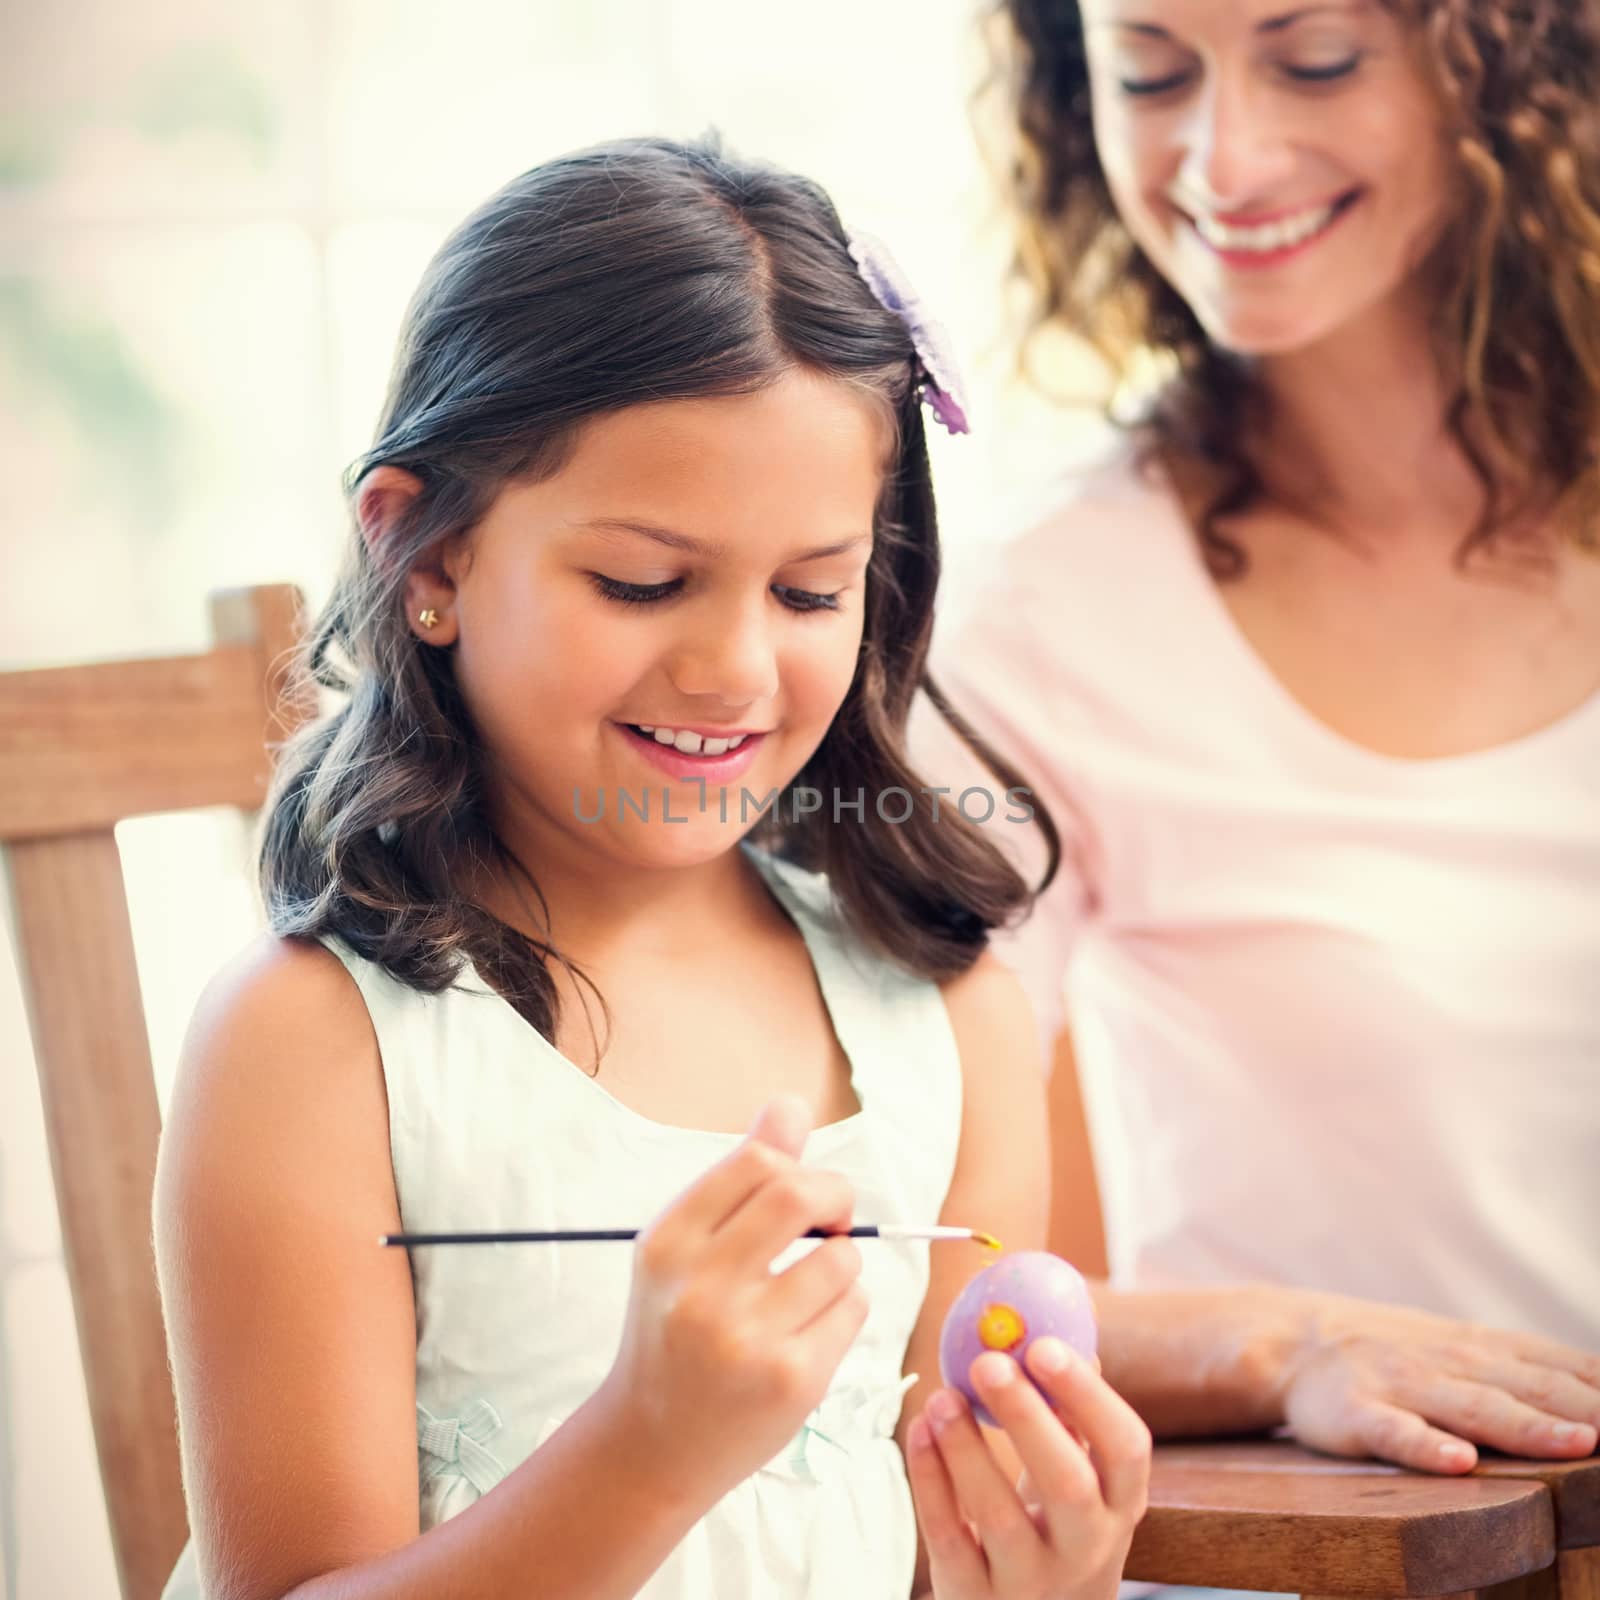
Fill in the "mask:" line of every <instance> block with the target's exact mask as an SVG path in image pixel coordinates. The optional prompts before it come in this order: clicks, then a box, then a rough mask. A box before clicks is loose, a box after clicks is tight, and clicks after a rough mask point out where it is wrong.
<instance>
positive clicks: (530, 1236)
mask: <svg viewBox="0 0 1600 1600" xmlns="http://www.w3.org/2000/svg"><path fill="white" fill-rule="evenodd" d="M640 1231H641V1230H640V1229H638V1228H562V1229H555V1230H552V1231H549V1232H542V1233H384V1234H379V1236H378V1243H379V1244H381V1245H398V1246H403V1247H404V1248H405V1249H407V1250H410V1249H414V1248H416V1247H417V1246H419V1245H435V1244H604V1243H608V1242H612V1241H620V1240H626V1239H637V1238H638V1237H639V1233H640ZM802 1237H803V1238H806V1239H832V1238H837V1237H844V1238H849V1239H971V1240H972V1241H973V1243H974V1244H981V1245H982V1246H983V1247H984V1249H986V1250H998V1249H999V1248H1000V1241H999V1240H998V1239H996V1238H995V1237H994V1235H993V1234H989V1233H982V1232H980V1231H979V1230H978V1229H977V1228H953V1227H946V1226H945V1225H944V1224H943V1223H938V1224H934V1225H932V1226H923V1227H917V1226H904V1225H902V1224H900V1223H894V1222H885V1223H872V1224H863V1225H862V1226H860V1227H856V1228H841V1229H839V1230H838V1231H837V1232H836V1233H829V1232H828V1231H827V1230H826V1229H824V1228H811V1229H809V1230H808V1231H807V1232H806V1233H805V1234H803V1235H802Z"/></svg>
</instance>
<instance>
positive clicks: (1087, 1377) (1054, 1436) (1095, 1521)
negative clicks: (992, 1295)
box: [906, 1339, 1150, 1600]
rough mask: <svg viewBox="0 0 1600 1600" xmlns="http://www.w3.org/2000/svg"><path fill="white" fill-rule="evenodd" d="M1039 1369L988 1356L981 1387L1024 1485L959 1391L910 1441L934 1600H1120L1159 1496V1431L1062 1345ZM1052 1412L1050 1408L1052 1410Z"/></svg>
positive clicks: (935, 1398) (931, 1410)
mask: <svg viewBox="0 0 1600 1600" xmlns="http://www.w3.org/2000/svg"><path fill="white" fill-rule="evenodd" d="M1027 1359H1028V1368H1029V1371H1031V1372H1032V1373H1033V1374H1034V1376H1035V1377H1036V1378H1037V1379H1038V1381H1039V1384H1040V1386H1041V1388H1042V1389H1043V1390H1044V1393H1045V1394H1046V1395H1048V1396H1049V1397H1050V1398H1049V1400H1048V1402H1047V1401H1046V1400H1045V1399H1044V1398H1043V1397H1042V1396H1041V1395H1040V1393H1039V1392H1038V1390H1036V1389H1035V1388H1034V1387H1033V1385H1032V1384H1030V1383H1028V1382H1027V1381H1025V1379H1024V1378H1023V1376H1022V1374H1021V1373H1020V1372H1019V1371H1018V1370H1017V1366H1016V1363H1015V1362H1014V1361H1013V1360H1012V1359H1011V1357H1010V1356H1007V1355H1002V1354H1000V1353H999V1352H997V1351H991V1352H988V1353H986V1354H984V1355H981V1356H979V1357H978V1359H977V1360H976V1361H975V1362H973V1364H972V1379H973V1383H974V1385H975V1387H976V1388H977V1391H978V1394H979V1395H980V1396H981V1397H982V1400H983V1403H984V1405H985V1406H987V1407H988V1409H989V1411H990V1414H991V1415H992V1416H993V1417H994V1418H995V1419H996V1421H998V1422H999V1423H1000V1424H1001V1426H1002V1427H1004V1429H1005V1431H1006V1434H1007V1436H1008V1437H1009V1439H1010V1441H1011V1444H1012V1447H1013V1448H1014V1449H1015V1451H1016V1453H1017V1455H1018V1457H1019V1459H1020V1460H1021V1461H1022V1464H1023V1466H1024V1468H1025V1469H1026V1470H1025V1471H1024V1472H1023V1475H1022V1479H1021V1481H1020V1482H1019V1483H1017V1484H1015V1485H1013V1484H1012V1483H1011V1482H1010V1480H1009V1479H1008V1478H1007V1476H1006V1474H1005V1472H1004V1471H1002V1469H1001V1466H1000V1463H999V1462H998V1461H997V1460H996V1459H995V1456H994V1453H993V1452H992V1451H991V1450H990V1448H989V1446H988V1445H987V1444H986V1443H985V1442H984V1439H983V1436H982V1434H981V1433H980V1432H979V1429H978V1424H977V1423H976V1421H974V1419H973V1416H972V1413H971V1411H970V1409H969V1408H968V1407H967V1405H966V1402H965V1401H964V1400H963V1399H962V1397H961V1396H960V1395H959V1394H957V1393H956V1392H955V1391H954V1390H950V1389H940V1390H938V1391H936V1392H935V1393H934V1394H933V1395H931V1396H930V1397H929V1399H928V1403H927V1406H926V1407H925V1408H924V1410H923V1413H922V1415H921V1416H919V1417H918V1418H917V1419H916V1420H915V1421H914V1422H913V1423H912V1424H911V1426H910V1428H909V1430H908V1431H907V1434H906V1465H907V1471H908V1474H909V1476H910V1479H911V1489H912V1494H913V1496H914V1497H915V1500H916V1505H917V1518H918V1521H919V1522H920V1523H921V1525H922V1536H923V1540H924V1542H925V1544H926V1546H927V1551H928V1562H929V1572H930V1576H931V1578H932V1583H933V1593H934V1595H935V1596H936V1597H937V1600H1109V1597H1111V1596H1112V1595H1114V1594H1115V1593H1116V1590H1117V1585H1118V1583H1119V1581H1120V1579H1121V1576H1122V1564H1123V1561H1124V1560H1125V1559H1126V1557H1127V1553H1128V1545H1129V1543H1130V1542H1131V1541H1132V1539H1133V1530H1134V1526H1135V1524H1136V1523H1137V1522H1138V1521H1139V1518H1140V1517H1142V1516H1143V1515H1144V1510H1145V1504H1146V1499H1147V1496H1148V1493H1149V1486H1150V1430H1149V1429H1148V1428H1147V1427H1146V1426H1145V1425H1144V1423H1143V1422H1142V1421H1141V1420H1140V1419H1139V1417H1138V1415H1137V1414H1136V1413H1135V1412H1134V1411H1133V1410H1132V1408H1131V1407H1129V1406H1128V1404H1127V1403H1126V1402H1125V1401H1124V1400H1123V1399H1122V1398H1121V1397H1120V1396H1119V1395H1117V1394H1116V1393H1115V1392H1114V1391H1113V1390H1112V1389H1111V1387H1110V1386H1109V1385H1108V1384H1107V1383H1106V1382H1105V1381H1104V1380H1103V1379H1102V1378H1101V1377H1100V1375H1099V1374H1098V1373H1097V1372H1096V1371H1095V1370H1094V1368H1093V1367H1092V1366H1090V1365H1089V1364H1088V1363H1086V1362H1084V1361H1083V1360H1081V1359H1080V1358H1079V1357H1078V1356H1076V1355H1075V1354H1074V1353H1073V1352H1072V1351H1071V1350H1070V1349H1069V1348H1068V1347H1067V1346H1066V1345H1064V1344H1062V1343H1061V1342H1060V1341H1059V1340H1057V1339H1039V1340H1036V1341H1035V1342H1034V1343H1033V1344H1032V1345H1030V1346H1029V1348H1028V1355H1027ZM1052 1407H1053V1409H1052Z"/></svg>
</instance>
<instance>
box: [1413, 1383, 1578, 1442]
mask: <svg viewBox="0 0 1600 1600" xmlns="http://www.w3.org/2000/svg"><path fill="white" fill-rule="evenodd" d="M1501 1377H1502V1380H1503V1381H1502V1382H1501V1383H1497V1382H1495V1381H1493V1379H1491V1378H1488V1377H1486V1378H1485V1379H1484V1380H1483V1381H1480V1382H1471V1381H1469V1380H1467V1379H1464V1378H1447V1377H1433V1378H1430V1379H1427V1380H1426V1381H1423V1382H1420V1383H1416V1384H1413V1385H1407V1386H1406V1387H1405V1388H1404V1389H1402V1390H1401V1391H1400V1392H1399V1393H1397V1394H1396V1395H1395V1396H1394V1398H1395V1399H1396V1400H1398V1401H1399V1402H1400V1403H1401V1404H1403V1405H1407V1406H1410V1407H1411V1408H1412V1409H1414V1410H1415V1411H1417V1412H1418V1413H1420V1415H1421V1416H1423V1417H1425V1418H1427V1419H1428V1420H1429V1421H1430V1422H1433V1423H1436V1424H1437V1425H1438V1426H1439V1427H1441V1428H1447V1429H1449V1430H1450V1431H1451V1432H1452V1433H1455V1434H1459V1435H1460V1436H1461V1437H1462V1438H1464V1439H1470V1440H1472V1441H1473V1442H1474V1443H1475V1444H1486V1445H1489V1446H1491V1447H1492V1448H1494V1449H1496V1450H1503V1451H1505V1453H1506V1454H1507V1455H1515V1456H1532V1457H1534V1458H1535V1459H1538V1458H1541V1457H1546V1456H1556V1457H1566V1456H1586V1455H1589V1454H1590V1453H1591V1452H1592V1451H1593V1450H1594V1447H1595V1442H1596V1436H1595V1429H1594V1428H1593V1427H1592V1426H1591V1425H1590V1424H1589V1423H1587V1422H1574V1421H1572V1420H1571V1418H1570V1417H1562V1416H1552V1415H1551V1414H1550V1413H1549V1412H1547V1411H1543V1410H1540V1409H1539V1408H1538V1407H1536V1406H1534V1405H1530V1404H1529V1403H1528V1402H1527V1401H1525V1400H1522V1399H1519V1398H1518V1397H1517V1392H1516V1391H1517V1388H1518V1387H1521V1386H1524V1385H1533V1386H1537V1380H1536V1379H1535V1378H1533V1377H1531V1376H1530V1377H1528V1378H1523V1377H1522V1376H1521V1375H1519V1374H1517V1373H1514V1372H1502V1374H1501Z"/></svg>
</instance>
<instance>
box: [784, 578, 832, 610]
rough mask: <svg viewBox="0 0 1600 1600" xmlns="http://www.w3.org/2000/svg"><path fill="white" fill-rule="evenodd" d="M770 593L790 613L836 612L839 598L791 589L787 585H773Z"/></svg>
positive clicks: (809, 590) (808, 590) (807, 590)
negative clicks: (786, 607) (775, 596)
mask: <svg viewBox="0 0 1600 1600" xmlns="http://www.w3.org/2000/svg"><path fill="white" fill-rule="evenodd" d="M772 592H773V593H774V594H775V595H777V597H778V598H779V599H780V600H781V601H782V602H783V603H784V604H785V605H786V606H788V608H789V609H790V610H791V611H837V610H838V609H839V596H838V595H836V594H818V593H816V592H815V590H812V589H792V588H790V587H789V586H788V585H787V584H782V583H775V584H773V586H772Z"/></svg>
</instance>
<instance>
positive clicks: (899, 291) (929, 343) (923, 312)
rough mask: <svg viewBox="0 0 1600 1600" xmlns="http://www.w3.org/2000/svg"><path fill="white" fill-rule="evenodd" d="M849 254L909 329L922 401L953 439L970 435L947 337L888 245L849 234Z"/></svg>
mask: <svg viewBox="0 0 1600 1600" xmlns="http://www.w3.org/2000/svg"><path fill="white" fill-rule="evenodd" d="M845 237H846V239H847V240H848V243H849V248H850V254H851V256H852V257H853V258H854V260H855V264H856V267H857V268H858V269H859V271H860V273H861V276H862V277H863V278H864V279H865V280H866V284H867V287H868V288H869V289H871V290H872V293H873V295H874V297H875V298H876V299H877V301H878V304H879V305H881V306H882V307H883V308H884V310H885V311H892V312H893V313H894V314H895V315H896V316H897V317H899V319H900V320H901V321H902V322H903V323H905V325H906V331H907V332H908V333H909V334H910V335H911V343H912V346H913V348H914V349H915V350H916V352H917V361H918V363H919V364H920V366H921V368H922V398H923V400H924V401H926V402H927V406H928V409H929V410H930V411H932V412H933V414H934V416H936V417H937V418H938V419H939V421H940V422H942V423H943V424H944V425H945V427H946V428H948V429H949V431H950V432H951V433H969V432H971V429H970V428H969V427H968V425H967V406H966V401H965V399H964V398H963V396H962V392H961V377H960V374H959V373H957V371H956V363H955V357H954V356H953V355H952V354H951V352H950V341H949V339H948V338H946V336H945V331H944V329H943V328H942V327H940V326H939V324H938V323H937V322H935V321H934V319H933V318H932V317H931V316H930V315H929V313H928V308H927V307H926V306H925V305H924V304H923V303H922V299H921V297H920V296H919V295H918V294H917V291H916V290H915V289H913V288H912V287H911V283H910V280H909V279H908V278H907V277H906V275H905V273H904V272H902V271H901V270H900V263H899V262H898V261H896V260H895V258H894V257H893V256H892V255H890V254H889V247H888V246H887V245H886V244H885V243H884V242H883V240H881V239H879V238H876V237H874V235H872V234H870V233H857V232H855V231H854V230H853V229H847V230H846V233H845Z"/></svg>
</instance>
